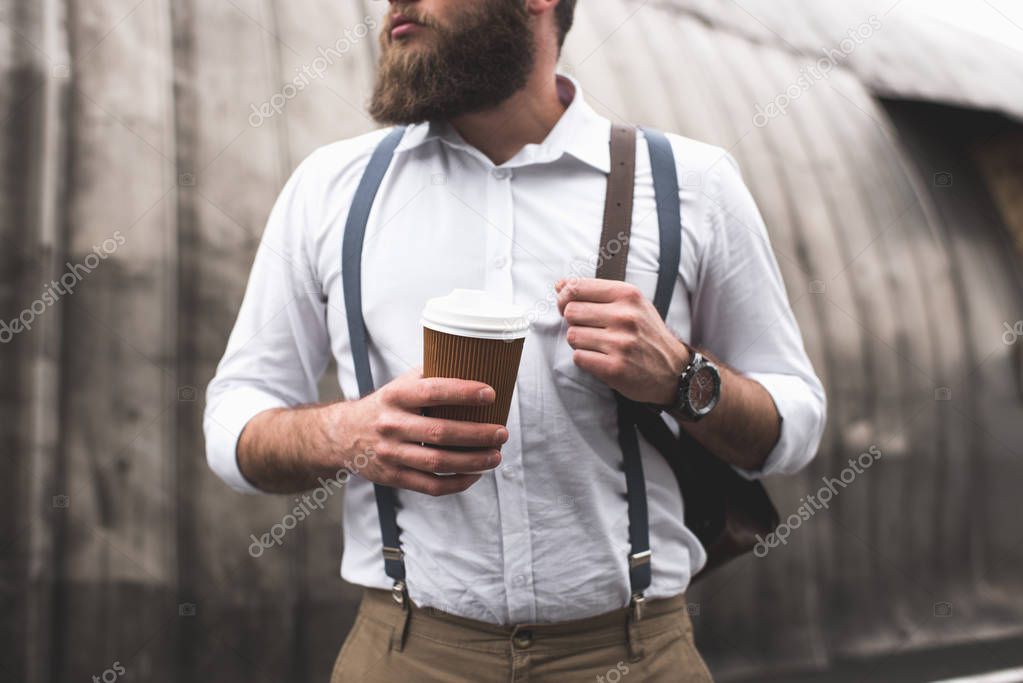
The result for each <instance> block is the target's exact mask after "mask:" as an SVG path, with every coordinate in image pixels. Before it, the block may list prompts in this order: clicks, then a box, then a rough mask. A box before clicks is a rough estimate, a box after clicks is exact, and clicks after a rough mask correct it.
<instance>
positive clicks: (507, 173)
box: [493, 168, 512, 180]
mask: <svg viewBox="0 0 1023 683" xmlns="http://www.w3.org/2000/svg"><path fill="white" fill-rule="evenodd" d="M493 173H494V177H495V178H497V179H498V180H506V179H508V178H511V177H512V172H511V169H509V168H495V169H494V172H493Z"/></svg>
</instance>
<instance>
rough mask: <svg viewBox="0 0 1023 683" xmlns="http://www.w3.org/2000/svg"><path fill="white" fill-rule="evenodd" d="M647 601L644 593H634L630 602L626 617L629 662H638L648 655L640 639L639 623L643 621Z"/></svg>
mask: <svg viewBox="0 0 1023 683" xmlns="http://www.w3.org/2000/svg"><path fill="white" fill-rule="evenodd" d="M645 604H646V599H645V598H644V597H643V594H642V593H633V594H632V600H630V601H629V610H628V614H627V616H626V617H625V640H626V643H627V644H628V649H629V661H630V662H638V661H640V660H641V659H643V657H644V656H645V655H646V652H645V651H644V649H643V642H642V640H641V639H640V637H639V622H640V621H641V620H642V619H643V607H644V605H645Z"/></svg>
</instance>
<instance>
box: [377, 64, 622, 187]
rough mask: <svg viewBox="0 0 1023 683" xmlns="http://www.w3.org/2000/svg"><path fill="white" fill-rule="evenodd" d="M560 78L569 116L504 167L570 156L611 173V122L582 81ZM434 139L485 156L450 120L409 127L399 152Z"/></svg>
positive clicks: (564, 116) (560, 85) (566, 111)
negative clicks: (591, 100)
mask: <svg viewBox="0 0 1023 683" xmlns="http://www.w3.org/2000/svg"><path fill="white" fill-rule="evenodd" d="M557 79H558V93H559V95H561V99H562V101H563V102H568V106H567V108H566V109H565V113H564V114H562V115H561V118H560V119H558V122H557V123H556V124H555V125H554V128H552V129H551V131H550V133H548V134H547V138H546V139H545V140H544V141H543V142H541V143H540V144H528V145H526V146H525V147H523V148H522V149H521V150H519V153H518V154H516V155H515V156H514V157H513V158H512V159H510V160H509V161H507V162H506V163H504V164H502V166H505V167H508V168H514V167H517V166H527V165H530V164H546V163H552V162H554V161H557V160H558V159H560V158H561V157H562V156H564V155H566V154H568V155H570V156H572V157H575V158H576V159H578V160H579V161H582V162H583V163H585V164H587V165H589V166H592V167H593V168H595V169H597V170H598V171H600V172H601V173H608V172H610V170H611V152H610V148H609V141H610V139H611V122H610V121H609V120H608V119H606V118H604V117H602V116H600V115H599V114H597V112H595V111H594V110H593V108H592V107H590V105H589V104H588V103H587V102H586V100H585V99H584V97H583V91H582V87H581V86H580V85H579V82H578V81H576V80H575V79H574V78H572V77H571V76H567V75H564V74H558V76H557ZM431 140H439V141H441V142H443V143H444V144H447V145H448V146H450V147H452V148H455V149H461V150H463V151H466V152H469V153H470V154H474V155H479V156H481V157H482V156H483V155H482V154H481V153H480V152H479V150H477V149H475V148H473V147H472V146H471V145H469V144H468V143H467V142H466V141H465V140H464V139H462V136H460V135H459V134H458V132H457V131H456V130H455V129H454V127H453V126H451V124H449V123H447V122H446V121H428V122H423V123H417V124H414V125H412V126H409V129H408V130H407V131H406V133H405V137H404V138H402V141H401V143H400V144H399V145H398V147H397V149H396V150H395V151H396V152H404V151H408V150H412V149H415V148H417V147H419V146H421V145H423V144H425V143H427V142H429V141H431ZM483 158H484V159H485V157H483Z"/></svg>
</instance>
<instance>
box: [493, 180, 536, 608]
mask: <svg viewBox="0 0 1023 683" xmlns="http://www.w3.org/2000/svg"><path fill="white" fill-rule="evenodd" d="M512 177H513V174H512V173H511V171H510V169H502V168H495V169H493V171H492V172H491V174H490V177H489V178H488V179H487V214H486V215H487V221H488V225H487V226H486V229H487V239H486V244H487V260H488V264H487V265H488V267H487V270H486V273H487V277H486V281H487V290H488V291H491V292H493V293H495V294H498V295H499V296H501V297H502V298H505V299H507V300H508V301H513V300H514V296H515V292H514V288H513V286H512V274H511V270H512V268H511V265H512V263H511V250H512V239H513V230H514V208H515V207H514V202H513V196H512V184H511V182H510V181H511V179H512ZM519 377H520V381H522V379H523V375H522V373H521V372H520V373H519ZM519 394H520V392H519V391H516V394H515V400H513V401H512V407H511V411H510V414H509V416H508V433H509V435H510V438H509V442H508V443H507V444H505V447H504V449H503V450H502V453H503V454H504V463H503V464H502V466H501V469H502V472H501V476H499V477H495V483H496V485H497V492H498V507H499V509H500V514H501V538H502V543H503V545H504V553H503V555H504V584H505V585H504V587H505V593H506V596H507V601H508V613H509V616H510V618H511V620H512V621H517V622H530V621H535V620H536V614H535V612H536V601H535V599H534V595H533V587H532V581H531V580H529V577H532V575H533V554H532V541H531V539H530V533H529V511H528V508H527V506H526V490H525V481H524V477H523V471H522V432H521V425H520V421H519V409H518V397H519ZM523 577H525V580H523ZM517 579H518V580H517Z"/></svg>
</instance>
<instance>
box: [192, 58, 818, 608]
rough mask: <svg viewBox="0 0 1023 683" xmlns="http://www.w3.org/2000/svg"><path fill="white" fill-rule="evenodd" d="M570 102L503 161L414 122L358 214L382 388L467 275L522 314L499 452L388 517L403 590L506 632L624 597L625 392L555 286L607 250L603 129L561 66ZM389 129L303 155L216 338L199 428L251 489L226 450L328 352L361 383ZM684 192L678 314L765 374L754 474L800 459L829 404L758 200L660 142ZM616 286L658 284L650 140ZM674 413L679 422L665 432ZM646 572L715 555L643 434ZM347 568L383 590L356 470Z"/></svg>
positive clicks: (708, 161)
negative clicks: (352, 219)
mask: <svg viewBox="0 0 1023 683" xmlns="http://www.w3.org/2000/svg"><path fill="white" fill-rule="evenodd" d="M559 89H560V91H561V92H562V97H563V99H564V101H565V102H566V103H569V102H570V104H569V106H568V108H567V110H566V112H565V113H564V115H563V116H562V118H561V119H560V120H559V122H558V123H557V125H556V126H555V127H554V129H553V130H551V132H550V134H549V135H548V136H547V139H546V140H545V141H544V142H543V143H541V144H530V145H526V146H525V147H524V148H523V149H522V150H521V151H520V152H519V153H518V154H516V155H515V157H514V158H513V159H511V160H509V161H507V162H506V163H504V164H501V165H500V166H495V165H494V164H493V163H492V162H491V161H490V160H489V159H488V158H487V157H486V156H485V155H484V154H483V153H481V152H480V151H479V150H477V149H475V148H473V147H472V146H470V145H469V144H467V143H466V142H465V141H464V140H463V139H461V137H460V136H459V135H458V134H457V132H456V131H455V130H454V129H453V128H452V127H451V126H449V125H446V124H439V123H423V124H419V125H416V126H413V127H411V128H410V129H409V130H408V131H407V132H406V134H405V137H404V139H403V140H402V142H401V143H400V145H399V146H398V148H397V151H396V153H395V156H394V160H393V163H392V166H391V169H390V171H389V172H388V174H387V176H386V177H385V179H384V182H383V185H382V186H381V189H380V193H379V194H378V196H377V200H376V204H375V206H374V208H373V212H372V215H371V216H370V219H369V224H368V227H367V233H366V241H365V249H364V255H363V274H362V280H363V306H364V310H365V319H366V325H367V329H368V332H369V338H370V358H371V365H372V370H373V377H374V380H375V381H376V385H377V386H378V387H379V386H381V385H383V384H384V383H386V382H388V381H389V380H391V379H393V378H394V377H396V376H397V375H399V374H401V373H404V372H405V371H407V370H409V369H410V368H412V367H414V366H417V365H420V364H421V363H422V330H421V328H420V322H419V321H420V313H421V311H422V309H423V305H424V304H425V302H426V300H427V299H429V298H431V297H436V296H443V295H446V294H448V293H449V292H450V291H451V290H452V289H455V288H469V289H484V290H487V291H489V292H491V293H493V294H495V295H498V296H500V297H505V298H506V299H507V300H510V301H514V303H516V304H519V305H521V306H524V307H526V308H527V309H528V310H529V312H530V319H531V320H532V329H531V331H530V333H529V336H528V337H527V339H526V342H525V346H524V350H523V355H522V363H521V368H520V370H519V376H518V381H517V383H516V385H515V395H514V398H513V401H512V408H511V416H510V418H509V423H508V431H509V433H510V439H509V441H508V443H507V444H505V446H504V448H503V451H502V453H503V457H504V459H503V463H502V464H501V466H500V467H499V468H498V469H497V470H495V471H493V472H491V473H488V474H486V475H484V476H483V478H482V479H481V480H480V481H479V482H478V483H476V484H475V485H474V486H472V487H471V488H470V489H469V490H468V491H466V492H464V493H461V494H458V495H453V496H446V497H440V498H432V497H429V496H426V495H422V494H417V493H412V492H409V491H399V492H398V497H399V500H400V502H401V507H400V510H399V512H398V524H399V526H400V527H401V529H402V535H401V541H402V544H403V547H404V550H405V562H406V565H407V572H408V589H409V593H410V596H411V598H412V600H413V601H414V602H415V603H416V604H418V605H421V606H431V607H436V608H438V609H441V610H444V611H447V612H450V613H454V614H458V615H461V616H464V617H469V618H472V619H478V620H482V621H486V622H491V623H500V624H510V623H527V622H533V623H537V622H552V621H563V620H569V619H578V618H583V617H587V616H591V615H595V614H599V613H602V612H606V611H609V610H612V609H616V608H619V607H623V606H625V605H627V604H628V601H629V580H628V565H627V556H628V553H629V536H628V516H627V507H626V502H625V495H624V494H625V477H624V475H623V473H622V471H621V469H620V463H621V460H622V453H621V450H620V448H619V446H618V440H617V436H616V433H617V426H616V412H615V410H616V409H615V401H614V398H613V395H612V392H611V390H610V389H609V388H608V387H607V386H606V385H605V384H603V383H602V382H600V381H599V380H597V379H596V378H594V377H593V376H591V375H589V374H587V373H586V372H584V371H582V370H580V369H579V368H577V367H576V366H575V365H574V364H573V362H572V349H571V348H570V347H569V346H568V343H567V342H566V340H565V331H566V324H565V322H564V320H563V318H562V317H561V315H560V314H559V313H558V309H557V306H556V303H555V294H554V283H555V282H556V281H557V280H558V279H559V278H562V277H566V276H580V277H593V273H594V264H595V262H596V252H597V249H598V244H599V242H600V234H601V220H602V217H603V209H604V193H605V189H606V174H607V172H608V170H609V166H610V163H609V146H608V141H609V135H610V122H609V121H608V120H607V119H605V118H602V117H600V116H598V115H597V114H596V113H595V112H594V111H593V110H592V109H591V108H590V107H589V106H588V105H587V104H586V102H585V101H584V99H583V96H582V92H581V90H580V89H579V86H578V84H577V83H576V82H575V81H572V80H571V79H568V78H566V77H559ZM385 133H386V132H385V131H376V132H373V133H369V134H366V135H362V136H360V137H357V138H354V139H351V140H344V141H341V142H337V143H335V144H331V145H328V146H326V147H323V148H321V149H319V150H317V151H316V152H314V153H313V154H312V155H311V156H310V157H309V158H308V159H306V160H305V161H304V162H303V163H302V164H301V165H300V166H299V168H298V169H297V170H296V171H295V173H294V175H293V176H292V178H291V179H290V181H289V182H288V183H287V185H286V187H285V188H284V190H283V191H282V193H281V195H280V198H279V199H278V201H277V204H276V206H275V207H274V209H273V212H272V213H271V215H270V219H269V222H268V224H267V227H266V231H265V234H264V236H263V240H262V244H261V245H260V248H259V250H258V253H257V255H256V260H255V263H254V265H253V268H252V274H251V277H250V279H249V283H248V289H247V291H246V294H245V298H244V301H243V303H242V307H241V311H240V313H239V315H238V320H237V322H236V323H235V327H234V331H233V332H232V334H231V337H230V341H229V342H228V346H227V351H226V353H225V355H224V358H223V360H222V361H221V363H220V366H219V368H218V370H217V375H216V377H215V378H214V380H213V381H212V382H211V383H210V385H209V389H208V395H207V407H206V416H205V420H204V428H205V433H206V442H207V455H208V459H209V463H210V466H211V467H212V469H213V470H214V471H215V472H216V473H217V474H218V475H219V476H220V477H221V478H223V480H224V481H225V482H227V483H228V484H229V485H231V486H232V487H233V488H235V489H237V490H238V491H243V492H255V489H254V488H253V487H252V486H251V485H250V484H249V483H248V482H247V481H246V480H245V479H244V478H243V477H242V475H241V473H240V471H239V469H238V465H237V461H236V458H235V446H236V443H237V441H238V437H239V435H240V433H241V431H242V429H243V428H244V426H245V424H246V423H247V422H248V421H249V420H250V419H251V418H252V417H253V416H255V415H256V414H257V413H260V412H262V411H264V410H267V409H270V408H278V407H284V406H296V405H299V404H305V403H310V402H315V401H316V400H317V384H318V380H319V378H320V376H321V375H322V373H323V372H324V369H325V368H326V366H327V362H328V359H329V358H330V355H331V354H333V357H334V359H335V360H336V361H337V365H338V381H339V382H340V386H341V389H342V391H343V392H344V395H345V396H347V397H357V396H358V388H357V383H356V378H355V369H354V366H353V363H352V356H351V347H350V344H349V339H348V326H347V322H346V318H345V310H344V300H343V298H342V291H341V272H340V271H341V241H342V234H343V231H344V225H345V219H346V217H347V215H348V208H349V205H350V203H351V201H352V197H353V194H354V191H355V188H356V185H357V184H358V182H359V179H360V177H361V176H362V173H363V170H364V169H365V167H366V164H367V162H368V160H369V157H370V154H371V153H372V151H373V149H374V147H375V146H376V145H377V143H378V142H379V141H380V140H381V139H382V138H383V136H384V135H385ZM669 139H670V141H671V144H672V146H673V148H674V151H675V156H676V160H677V167H678V177H679V184H680V187H679V201H680V202H681V207H682V221H683V227H682V260H681V264H680V266H679V273H678V279H677V280H676V283H675V292H674V297H673V299H672V302H671V309H670V311H669V313H668V317H667V324H668V327H669V328H670V329H671V331H672V332H673V333H674V334H676V335H677V336H678V337H679V338H680V339H683V340H686V341H688V342H690V343H692V344H694V345H696V346H699V347H703V348H706V349H708V350H709V351H710V352H711V353H712V354H714V355H715V356H717V357H718V358H720V359H721V360H722V361H724V362H725V363H728V364H729V365H731V366H732V367H734V368H735V369H736V370H738V371H739V372H741V373H743V374H744V375H746V376H747V377H751V378H754V379H756V380H757V381H759V382H760V383H761V384H763V386H764V387H766V389H767V390H768V392H769V393H770V394H771V396H772V397H773V398H774V402H775V404H776V405H777V407H778V411H779V413H780V414H781V416H782V426H781V439H780V441H779V442H778V444H777V445H776V446H775V448H774V449H773V451H772V452H771V454H770V456H769V457H768V459H767V462H766V464H765V466H764V468H763V470H762V471H761V472H756V473H750V476H761V475H766V474H787V473H792V472H795V471H796V470H798V469H799V468H801V467H803V466H804V465H806V463H807V462H809V461H810V460H811V459H812V458H813V456H814V454H815V452H816V449H817V447H818V444H819V442H820V438H821V433H822V431H823V427H824V414H825V398H824V392H823V390H822V387H821V384H820V381H819V380H818V379H817V377H816V375H815V373H814V370H813V367H812V366H811V364H810V361H809V359H808V358H807V356H806V353H805V351H804V349H803V342H802V338H801V336H800V332H799V328H798V326H797V324H796V321H795V318H794V317H793V315H792V311H791V309H790V307H789V303H788V299H787V296H786V292H785V288H784V286H783V283H782V280H781V276H780V273H779V270H778V267H777V263H776V262H775V258H774V255H773V253H772V251H771V247H770V243H769V241H768V237H767V232H766V230H765V228H764V224H763V221H762V219H761V217H760V215H759V212H758V211H757V208H756V205H755V204H754V201H753V199H752V197H751V196H750V194H749V192H748V190H747V189H746V187H745V185H744V184H743V181H742V178H741V176H740V174H739V171H738V168H737V166H736V163H735V161H734V160H733V159H732V158H731V157H730V156H729V155H728V154H727V153H726V152H725V151H723V150H721V149H720V148H717V147H713V146H711V145H706V144H702V143H699V142H696V141H693V140H690V139H687V138H684V137H681V136H677V135H671V136H669ZM636 166H637V167H636V198H635V208H634V213H633V216H634V218H633V236H632V240H631V246H630V253H629V259H628V269H627V280H628V281H629V282H631V283H633V284H635V285H636V286H638V287H639V288H640V289H641V290H642V291H643V292H644V293H645V294H646V295H647V296H648V297H651V298H652V297H653V294H654V288H655V284H656V281H657V267H658V258H657V257H658V226H657V216H656V212H655V206H654V190H653V184H652V178H651V174H650V162H649V157H648V152H647V146H646V142H645V140H644V139H643V138H642V136H640V140H639V144H638V149H637V165H636ZM672 426H673V427H676V428H677V425H672ZM641 450H642V459H643V468H644V472H645V475H646V488H647V496H648V499H649V517H650V539H651V548H652V550H653V560H652V563H653V564H652V569H653V583H652V585H651V587H650V588H649V590H648V591H647V593H646V595H647V597H648V599H655V598H659V597H668V596H673V595H677V594H678V593H681V592H682V591H684V590H685V589H686V587H687V585H688V584H689V580H690V577H691V576H692V575H693V574H694V573H695V572H696V571H698V570H699V569H700V568H701V567H702V565H703V564H704V562H705V559H706V554H705V552H704V550H703V548H702V547H701V545H700V543H699V542H698V541H697V539H696V537H695V536H694V535H693V534H692V533H690V532H689V530H688V529H686V527H685V526H684V524H683V513H684V508H683V501H682V498H681V495H680V493H679V488H678V485H677V484H676V481H675V478H674V475H673V474H672V471H671V469H670V468H669V466H668V464H667V462H666V461H664V459H663V457H662V456H661V455H660V454H659V453H658V452H657V451H656V450H655V449H654V448H653V447H652V446H650V445H649V444H648V443H647V442H646V441H645V440H642V439H641ZM343 529H344V539H345V547H344V554H343V557H342V561H341V574H342V576H343V577H344V578H345V579H346V580H348V581H350V582H352V583H355V584H359V585H363V586H370V587H376V588H390V586H391V581H390V580H389V579H388V578H387V576H386V575H385V573H384V564H383V559H382V557H381V542H380V528H379V522H378V518H377V511H376V506H375V503H374V498H373V487H372V484H371V483H370V482H369V481H367V480H365V479H362V478H360V477H358V476H354V477H352V479H351V480H350V482H349V484H348V488H347V492H346V494H345V499H344V520H343Z"/></svg>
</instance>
